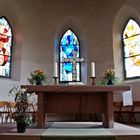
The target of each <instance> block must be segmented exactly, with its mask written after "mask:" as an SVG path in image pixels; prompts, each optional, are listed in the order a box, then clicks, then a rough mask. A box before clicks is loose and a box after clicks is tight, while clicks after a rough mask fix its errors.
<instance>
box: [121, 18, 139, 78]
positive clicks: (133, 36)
mask: <svg viewBox="0 0 140 140" xmlns="http://www.w3.org/2000/svg"><path fill="white" fill-rule="evenodd" d="M123 50H124V55H123V56H124V59H123V60H124V76H125V79H129V78H140V26H139V25H138V23H137V22H136V21H135V20H133V19H129V20H128V22H127V24H126V26H125V28H124V31H123Z"/></svg>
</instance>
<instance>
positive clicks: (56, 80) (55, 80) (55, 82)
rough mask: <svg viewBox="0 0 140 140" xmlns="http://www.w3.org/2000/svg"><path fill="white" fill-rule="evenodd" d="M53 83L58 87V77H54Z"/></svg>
mask: <svg viewBox="0 0 140 140" xmlns="http://www.w3.org/2000/svg"><path fill="white" fill-rule="evenodd" d="M53 83H54V85H58V77H53Z"/></svg>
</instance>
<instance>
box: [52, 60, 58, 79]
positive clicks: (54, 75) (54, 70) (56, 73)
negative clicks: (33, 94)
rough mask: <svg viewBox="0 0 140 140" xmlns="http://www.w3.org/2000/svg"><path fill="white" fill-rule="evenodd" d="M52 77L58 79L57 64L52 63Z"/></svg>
mask: <svg viewBox="0 0 140 140" xmlns="http://www.w3.org/2000/svg"><path fill="white" fill-rule="evenodd" d="M53 77H58V68H57V63H56V62H55V63H54V68H53Z"/></svg>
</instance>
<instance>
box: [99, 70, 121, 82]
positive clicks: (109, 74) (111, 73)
mask: <svg viewBox="0 0 140 140" xmlns="http://www.w3.org/2000/svg"><path fill="white" fill-rule="evenodd" d="M100 84H101V85H120V84H121V81H120V80H119V78H117V77H115V70H114V69H113V68H108V69H106V70H105V72H104V73H103V78H102V80H101V82H100Z"/></svg>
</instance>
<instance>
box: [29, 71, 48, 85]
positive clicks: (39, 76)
mask: <svg viewBox="0 0 140 140" xmlns="http://www.w3.org/2000/svg"><path fill="white" fill-rule="evenodd" d="M30 76H31V78H28V81H29V83H30V84H35V85H42V84H43V82H44V81H45V79H46V75H45V73H44V72H43V71H42V70H35V71H33V72H31V73H30Z"/></svg>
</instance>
